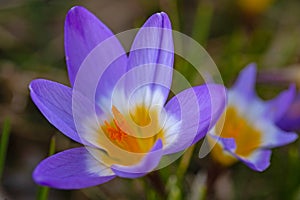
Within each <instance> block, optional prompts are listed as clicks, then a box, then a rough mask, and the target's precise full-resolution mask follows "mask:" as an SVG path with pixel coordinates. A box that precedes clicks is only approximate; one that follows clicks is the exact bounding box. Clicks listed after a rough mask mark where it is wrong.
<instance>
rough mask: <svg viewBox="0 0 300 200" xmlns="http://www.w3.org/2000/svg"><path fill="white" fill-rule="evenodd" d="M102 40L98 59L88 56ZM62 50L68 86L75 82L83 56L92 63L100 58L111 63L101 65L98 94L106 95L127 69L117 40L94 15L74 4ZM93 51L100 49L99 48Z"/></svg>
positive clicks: (123, 52)
mask: <svg viewBox="0 0 300 200" xmlns="http://www.w3.org/2000/svg"><path fill="white" fill-rule="evenodd" d="M103 41H106V43H107V44H105V54H103V52H102V51H101V54H100V55H98V56H97V58H94V57H95V56H91V57H87V56H88V55H89V54H90V53H91V52H92V50H94V48H95V47H96V46H97V45H99V44H100V43H101V42H103ZM103 48H104V47H103ZM65 51H66V62H67V66H68V73H69V79H70V82H71V85H73V84H74V82H75V78H76V75H77V72H78V70H79V67H80V66H81V65H82V63H83V61H84V59H86V58H88V62H91V61H90V60H91V59H98V60H99V59H100V61H101V60H103V59H104V58H106V59H110V63H111V64H110V63H108V64H110V65H108V66H104V67H106V71H105V72H103V75H102V76H101V79H100V82H99V86H98V89H97V94H101V95H107V94H106V93H108V92H109V91H111V89H112V88H113V86H114V84H115V83H116V82H117V80H118V79H119V78H120V77H121V76H122V75H123V73H124V72H125V71H126V65H127V56H126V53H125V51H124V49H123V47H122V46H121V44H120V42H119V41H118V39H117V38H116V37H115V36H114V35H113V33H112V32H111V31H110V30H109V29H108V28H107V27H106V26H105V25H104V24H103V23H102V22H101V21H100V20H99V19H98V18H97V17H96V16H94V15H93V14H92V13H90V12H89V11H88V10H86V9H85V8H83V7H80V6H75V7H73V8H72V9H71V10H70V11H69V12H68V14H67V16H66V21H65ZM96 51H99V52H100V50H98V49H96ZM114 52H120V53H118V54H119V56H118V57H117V58H114V57H113V56H111V55H114ZM107 57H108V58H107ZM95 63H97V62H95ZM100 67H103V66H100ZM103 71H104V69H103ZM98 78H99V77H97V81H98ZM87 87H88V86H87ZM108 95H109V94H108Z"/></svg>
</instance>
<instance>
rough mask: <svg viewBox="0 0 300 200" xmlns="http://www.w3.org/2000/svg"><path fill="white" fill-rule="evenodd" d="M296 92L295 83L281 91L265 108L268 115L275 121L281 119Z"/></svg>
mask: <svg viewBox="0 0 300 200" xmlns="http://www.w3.org/2000/svg"><path fill="white" fill-rule="evenodd" d="M295 94H296V88H295V85H291V86H290V88H289V89H288V90H285V91H283V92H281V93H280V94H279V95H278V96H277V97H276V98H275V99H272V100H270V101H268V102H267V103H266V104H267V105H266V107H267V108H266V110H265V115H266V117H269V118H270V119H271V120H272V121H275V122H276V121H278V120H280V119H281V118H282V117H283V115H284V114H285V113H286V111H287V109H288V108H289V106H290V104H291V103H292V101H293V99H294V98H295Z"/></svg>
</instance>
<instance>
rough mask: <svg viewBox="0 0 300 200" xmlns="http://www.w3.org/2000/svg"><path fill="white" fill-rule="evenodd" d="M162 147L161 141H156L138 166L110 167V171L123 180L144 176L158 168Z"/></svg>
mask: <svg viewBox="0 0 300 200" xmlns="http://www.w3.org/2000/svg"><path fill="white" fill-rule="evenodd" d="M162 147H163V144H162V141H161V140H157V142H156V143H155V144H154V146H153V147H152V149H151V151H150V152H149V153H148V154H146V155H145V157H144V158H143V159H142V161H141V162H140V163H139V164H137V165H133V166H122V165H112V166H111V169H112V171H113V172H114V173H115V174H116V175H117V176H120V177H124V178H138V177H141V176H144V175H145V174H146V173H149V172H151V171H152V170H153V169H154V168H155V167H157V166H158V164H159V161H160V159H161V157H162Z"/></svg>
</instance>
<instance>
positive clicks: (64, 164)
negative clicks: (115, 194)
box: [33, 147, 115, 189]
mask: <svg viewBox="0 0 300 200" xmlns="http://www.w3.org/2000/svg"><path fill="white" fill-rule="evenodd" d="M114 177H115V175H114V174H113V172H112V171H111V170H110V169H109V168H108V167H107V166H105V165H103V164H101V163H100V162H98V161H97V160H96V159H95V158H94V157H92V156H91V154H90V153H89V152H88V151H87V150H86V149H85V148H83V147H81V148H74V149H69V150H66V151H63V152H60V153H58V154H55V155H53V156H51V157H49V158H47V159H45V160H43V161H42V162H41V163H40V164H39V165H38V166H37V167H36V169H35V170H34V172H33V179H34V180H35V182H37V183H38V184H40V185H43V186H49V187H53V188H59V189H80V188H85V187H90V186H95V185H99V184H102V183H105V182H107V181H109V180H111V179H113V178H114Z"/></svg>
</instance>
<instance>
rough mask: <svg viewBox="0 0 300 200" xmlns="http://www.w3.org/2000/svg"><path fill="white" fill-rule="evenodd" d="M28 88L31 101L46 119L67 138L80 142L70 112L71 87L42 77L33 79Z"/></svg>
mask: <svg viewBox="0 0 300 200" xmlns="http://www.w3.org/2000/svg"><path fill="white" fill-rule="evenodd" d="M29 89H30V95H31V98H32V100H33V102H34V103H35V105H36V106H37V107H38V108H39V110H40V111H41V112H42V114H43V115H44V116H45V117H46V118H47V120H48V121H49V122H50V123H51V124H53V125H54V126H55V127H56V128H57V129H58V130H60V131H61V132H62V133H64V134H65V135H66V136H68V137H69V138H71V139H73V140H75V141H77V142H79V143H82V140H81V138H80V137H79V135H78V133H77V131H76V127H75V124H74V119H73V114H72V89H71V88H69V87H67V86H64V85H62V84H59V83H56V82H52V81H48V80H43V79H37V80H33V81H32V82H31V83H30V85H29Z"/></svg>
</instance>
